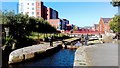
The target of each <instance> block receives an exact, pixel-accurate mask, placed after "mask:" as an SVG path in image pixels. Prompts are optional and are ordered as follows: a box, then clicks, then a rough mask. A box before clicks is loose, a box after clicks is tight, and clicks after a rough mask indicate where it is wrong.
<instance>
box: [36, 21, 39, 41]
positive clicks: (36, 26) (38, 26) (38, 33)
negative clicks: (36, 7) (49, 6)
mask: <svg viewBox="0 0 120 68" xmlns="http://www.w3.org/2000/svg"><path fill="white" fill-rule="evenodd" d="M36 23H37V25H36V28H37V31H38V27H39V25H38V22H36ZM38 39H39V33H38Z"/></svg>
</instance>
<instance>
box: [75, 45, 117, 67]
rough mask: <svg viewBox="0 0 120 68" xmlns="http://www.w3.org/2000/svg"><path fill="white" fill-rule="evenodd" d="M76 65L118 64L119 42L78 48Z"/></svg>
mask: <svg viewBox="0 0 120 68" xmlns="http://www.w3.org/2000/svg"><path fill="white" fill-rule="evenodd" d="M74 66H118V44H117V43H104V44H95V45H90V46H83V47H80V48H78V49H77V50H76V53H75V61H74Z"/></svg>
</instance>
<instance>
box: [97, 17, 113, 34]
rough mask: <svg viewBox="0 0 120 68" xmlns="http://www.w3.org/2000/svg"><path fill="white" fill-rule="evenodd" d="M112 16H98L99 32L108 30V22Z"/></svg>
mask: <svg viewBox="0 0 120 68" xmlns="http://www.w3.org/2000/svg"><path fill="white" fill-rule="evenodd" d="M111 19H112V18H100V21H99V28H98V30H99V33H101V34H105V33H106V32H110V26H109V23H110V21H111Z"/></svg>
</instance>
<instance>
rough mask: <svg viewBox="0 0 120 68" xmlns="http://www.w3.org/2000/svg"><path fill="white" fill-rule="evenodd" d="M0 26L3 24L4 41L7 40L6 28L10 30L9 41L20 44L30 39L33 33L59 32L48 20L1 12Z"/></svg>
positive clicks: (6, 42) (5, 42)
mask: <svg viewBox="0 0 120 68" xmlns="http://www.w3.org/2000/svg"><path fill="white" fill-rule="evenodd" d="M0 15H1V17H0V20H1V21H0V24H2V33H3V37H2V39H4V38H6V35H5V28H9V39H11V40H12V39H13V40H16V41H17V42H19V43H22V42H21V41H22V40H23V39H25V38H26V37H29V35H30V34H31V32H37V33H53V32H57V31H56V29H55V28H54V27H52V26H51V25H50V24H49V23H48V22H47V21H46V20H44V19H42V18H41V19H39V18H35V17H29V16H28V15H23V14H15V13H14V12H0ZM8 41H9V40H8V39H4V43H3V45H5V44H9V43H10V42H8Z"/></svg>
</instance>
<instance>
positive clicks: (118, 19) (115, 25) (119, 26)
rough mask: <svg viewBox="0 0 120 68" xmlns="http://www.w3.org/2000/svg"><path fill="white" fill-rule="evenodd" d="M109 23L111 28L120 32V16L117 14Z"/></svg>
mask: <svg viewBox="0 0 120 68" xmlns="http://www.w3.org/2000/svg"><path fill="white" fill-rule="evenodd" d="M109 25H110V29H111V30H113V31H114V32H120V16H115V17H114V18H113V19H112V20H111V22H110V24H109Z"/></svg>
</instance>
